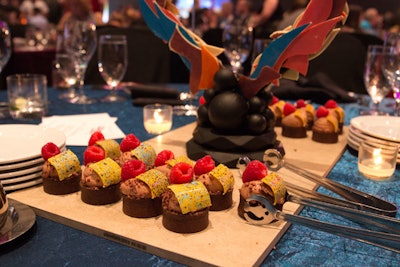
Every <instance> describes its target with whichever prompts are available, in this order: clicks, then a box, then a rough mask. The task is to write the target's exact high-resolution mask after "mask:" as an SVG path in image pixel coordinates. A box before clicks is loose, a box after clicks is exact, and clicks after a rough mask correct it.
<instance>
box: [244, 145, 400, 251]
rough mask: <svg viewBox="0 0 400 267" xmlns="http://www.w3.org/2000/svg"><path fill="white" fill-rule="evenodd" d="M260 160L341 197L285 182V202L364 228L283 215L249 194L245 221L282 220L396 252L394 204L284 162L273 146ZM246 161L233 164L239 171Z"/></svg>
mask: <svg viewBox="0 0 400 267" xmlns="http://www.w3.org/2000/svg"><path fill="white" fill-rule="evenodd" d="M263 160H264V163H265V164H266V165H267V166H268V169H269V170H273V171H277V170H279V169H280V168H282V167H283V166H284V167H285V168H287V169H289V170H291V171H294V172H295V173H296V174H299V175H301V176H302V177H304V178H307V179H309V180H311V181H313V182H315V183H317V184H318V185H321V186H323V187H325V188H326V189H329V190H331V191H332V192H334V193H336V194H338V195H340V196H342V197H344V198H345V200H344V199H339V198H335V197H331V196H328V195H325V194H321V193H318V192H315V191H311V190H308V189H305V188H302V187H299V186H296V185H293V184H290V183H288V182H286V181H285V185H286V187H287V188H288V189H289V191H290V192H291V193H294V194H295V195H291V194H288V196H287V200H286V201H290V202H294V203H297V204H300V205H304V206H309V207H313V208H317V209H320V210H323V211H326V212H329V213H333V214H336V215H339V216H342V217H344V218H347V219H350V220H352V221H354V222H356V223H358V224H359V225H360V226H362V227H365V228H367V229H360V228H354V227H349V226H343V225H337V224H332V223H328V222H322V221H319V220H316V219H312V218H308V217H303V216H299V215H292V214H286V213H284V212H281V211H279V210H276V209H275V207H274V206H273V205H272V204H271V203H270V202H269V201H268V200H267V199H266V198H264V197H263V196H260V195H253V196H251V197H250V198H249V199H247V203H246V204H245V214H244V217H245V218H246V220H247V221H248V222H249V223H251V224H256V225H264V224H269V223H271V222H272V221H273V220H285V221H288V222H292V223H299V224H302V225H304V226H307V227H311V228H314V229H317V230H322V231H325V232H328V233H332V234H336V235H339V236H344V237H348V238H352V239H355V240H358V241H361V242H365V243H368V244H373V245H376V246H379V247H382V248H385V249H388V250H392V251H395V252H397V253H400V220H398V219H395V218H392V217H389V216H393V217H394V216H396V211H397V207H396V206H395V205H394V204H392V203H390V202H387V201H385V200H382V199H379V198H377V197H375V196H372V195H369V194H367V193H364V192H361V191H357V190H355V189H353V188H351V187H347V186H344V185H342V184H340V183H336V182H334V181H332V180H330V179H327V178H325V177H320V176H318V175H316V174H313V173H310V172H308V171H305V170H303V169H301V168H298V167H296V166H294V165H292V164H289V163H287V162H286V163H285V162H284V161H283V157H282V155H281V153H280V152H279V151H277V150H275V149H269V150H267V151H265V153H264V159H263ZM249 162H250V159H249V158H248V157H246V156H242V157H241V158H239V160H238V164H237V167H238V168H239V169H241V170H243V169H244V168H245V166H246V165H247V164H248V163H249ZM386 215H389V216H386Z"/></svg>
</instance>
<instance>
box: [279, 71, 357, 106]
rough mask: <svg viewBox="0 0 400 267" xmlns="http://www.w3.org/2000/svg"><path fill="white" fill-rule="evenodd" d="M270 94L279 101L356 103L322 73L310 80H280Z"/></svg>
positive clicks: (347, 93) (354, 99) (302, 78)
mask: <svg viewBox="0 0 400 267" xmlns="http://www.w3.org/2000/svg"><path fill="white" fill-rule="evenodd" d="M272 92H273V93H274V95H275V96H276V97H278V98H280V99H287V100H297V99H306V100H310V101H312V102H314V103H317V104H325V102H326V101H327V100H329V99H334V100H335V101H336V102H339V103H351V102H356V101H357V99H356V98H354V97H353V96H351V95H349V92H348V91H346V90H345V89H343V88H341V87H339V86H338V85H336V84H335V82H334V81H333V80H332V79H331V78H330V77H328V76H327V75H326V74H324V73H316V74H315V75H313V76H312V77H310V78H305V77H300V78H299V79H298V80H297V81H292V80H286V79H281V80H280V85H279V86H274V87H272Z"/></svg>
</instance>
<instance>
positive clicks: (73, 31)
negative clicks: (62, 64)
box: [64, 19, 97, 104]
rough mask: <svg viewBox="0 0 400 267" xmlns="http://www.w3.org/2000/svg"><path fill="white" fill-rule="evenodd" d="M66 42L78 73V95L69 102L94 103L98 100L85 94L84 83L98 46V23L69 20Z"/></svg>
mask: <svg viewBox="0 0 400 267" xmlns="http://www.w3.org/2000/svg"><path fill="white" fill-rule="evenodd" d="M64 42H65V47H66V50H67V53H68V55H69V56H70V57H71V59H73V60H74V64H75V70H76V74H77V76H76V88H77V89H78V92H77V96H76V97H74V98H72V99H71V100H70V101H69V102H70V103H73V104H92V103H94V102H96V100H95V99H91V98H88V97H87V96H86V95H85V93H84V91H83V84H84V79H85V73H86V69H87V66H88V63H89V60H90V59H91V57H92V56H93V54H94V52H95V50H96V46H97V36H96V25H95V24H94V23H93V22H92V21H90V20H77V19H70V20H68V21H67V22H66V24H65V27H64Z"/></svg>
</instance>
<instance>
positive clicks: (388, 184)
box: [0, 84, 400, 266]
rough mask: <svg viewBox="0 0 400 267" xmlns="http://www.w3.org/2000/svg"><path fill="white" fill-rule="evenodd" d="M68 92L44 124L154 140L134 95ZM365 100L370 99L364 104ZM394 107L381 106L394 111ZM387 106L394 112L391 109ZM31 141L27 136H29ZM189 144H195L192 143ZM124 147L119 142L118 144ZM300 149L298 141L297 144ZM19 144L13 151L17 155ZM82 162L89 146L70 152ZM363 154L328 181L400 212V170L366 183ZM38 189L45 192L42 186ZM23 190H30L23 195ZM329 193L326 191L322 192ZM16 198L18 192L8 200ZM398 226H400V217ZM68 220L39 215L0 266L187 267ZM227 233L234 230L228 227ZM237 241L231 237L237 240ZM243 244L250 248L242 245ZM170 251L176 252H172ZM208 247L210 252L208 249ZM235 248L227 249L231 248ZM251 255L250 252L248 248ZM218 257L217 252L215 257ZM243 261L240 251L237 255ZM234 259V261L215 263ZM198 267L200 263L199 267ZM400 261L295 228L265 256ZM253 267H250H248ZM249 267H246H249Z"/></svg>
mask: <svg viewBox="0 0 400 267" xmlns="http://www.w3.org/2000/svg"><path fill="white" fill-rule="evenodd" d="M167 86H168V87H170V88H176V89H178V90H179V91H182V92H186V91H188V90H189V89H188V85H187V84H168V85H167ZM84 88H85V93H86V94H87V95H88V96H90V97H92V98H97V99H101V98H102V97H103V96H105V95H106V94H108V91H107V90H104V88H103V87H99V86H95V85H86V86H85V87H84ZM63 92H64V91H63V89H57V88H54V87H49V88H48V98H49V104H48V111H47V114H46V116H53V115H74V114H91V113H108V114H109V115H110V116H112V117H117V118H118V120H117V122H116V124H117V125H118V127H119V128H120V129H121V130H122V131H123V132H124V133H125V134H129V133H134V134H135V135H136V136H137V137H138V138H139V139H140V140H141V141H146V140H149V139H151V138H155V136H154V135H152V134H149V133H147V132H146V130H145V129H144V126H143V107H142V106H135V105H133V104H132V99H131V98H130V96H129V92H128V91H121V92H120V93H125V94H127V96H128V97H127V100H126V101H125V102H117V103H103V102H97V103H94V104H90V105H78V104H70V103H67V102H66V101H64V100H62V99H59V97H58V96H59V94H61V93H63ZM365 98H367V97H366V96H365ZM6 101H7V92H6V90H0V102H6ZM390 101H392V100H390V99H388V100H387V102H384V103H382V105H389V104H390V103H391V102H390ZM388 103H389V104H388ZM339 105H340V106H341V107H342V108H343V109H344V111H345V121H344V125H345V127H347V126H349V124H350V121H351V119H352V118H354V117H357V116H359V112H360V110H361V109H363V108H365V106H363V105H362V103H361V102H360V101H358V102H354V103H346V104H343V103H339ZM195 122H196V116H185V115H174V116H173V126H172V129H171V131H176V130H179V129H180V128H181V127H184V126H186V125H189V124H192V123H195ZM40 123H41V120H40V119H39V120H34V121H17V120H13V119H11V118H10V117H5V118H1V119H0V124H40ZM26 134H29V133H26ZM187 138H188V139H190V138H191V136H190V135H189V136H187ZM117 141H121V139H119V140H117ZM299 142H300V141H299ZM17 146H18V144H15V147H17ZM68 148H69V149H71V150H72V151H73V152H74V153H75V154H76V155H78V158H79V159H80V160H81V162H83V161H82V159H83V152H84V150H85V148H86V147H85V146H69V147H68ZM357 161H358V157H357V151H356V150H354V149H353V148H351V147H350V146H345V149H344V151H343V153H342V154H341V155H339V157H338V160H337V161H336V163H335V164H334V165H333V167H332V168H331V169H330V171H329V173H328V174H327V175H326V176H327V177H328V178H329V179H331V180H333V181H336V182H339V183H342V184H344V185H347V186H350V187H352V188H355V189H357V190H360V191H364V192H367V193H369V194H372V195H375V196H377V197H380V198H382V199H384V200H387V201H389V202H392V203H394V204H395V205H397V206H399V205H400V168H399V165H397V168H396V170H395V173H394V175H393V176H392V178H391V179H388V180H385V181H375V180H371V179H367V178H365V177H364V176H363V175H361V174H360V173H359V171H358V167H357ZM39 186H40V185H39ZM21 190H25V189H21ZM317 190H318V191H322V192H324V189H323V188H319V189H317ZM7 194H8V195H10V196H11V197H12V194H13V192H9V193H8V192H7ZM299 215H301V216H306V217H311V218H316V219H318V220H321V221H327V222H333V223H341V222H342V221H341V220H340V219H337V218H335V217H334V216H333V215H332V214H330V213H324V212H320V211H316V210H315V209H313V208H310V207H304V208H302V209H301V211H300V213H299ZM396 218H398V219H400V215H399V213H397V215H396ZM69 222H70V221H69V220H67V221H65V223H61V222H60V221H54V220H52V219H49V218H48V217H46V216H40V215H36V222H35V224H34V226H33V227H32V228H31V229H30V230H29V231H27V232H26V233H25V234H23V235H21V236H20V237H19V238H17V239H15V240H13V241H12V242H8V243H5V244H2V245H0V266H185V265H191V264H190V263H187V262H186V263H185V264H183V263H181V262H179V260H176V259H175V258H174V260H171V259H170V258H169V257H168V255H167V254H161V255H160V254H159V255H156V254H154V253H149V252H146V251H144V249H143V248H142V247H140V246H136V247H135V246H130V245H127V244H124V243H123V242H116V241H115V240H112V239H108V238H105V237H102V236H98V235H96V234H93V233H90V231H89V232H88V231H85V230H84V228H81V229H78V228H77V227H75V225H74V224H70V223H69ZM228 227H229V226H228ZM234 234H235V233H232V235H234ZM244 244H245V243H244ZM171 245H172V244H171ZM206 245H207V244H206V242H205V244H204V246H206ZM225 245H226V246H229V243H227V244H225ZM250 249H251V248H250ZM209 250H210V253H211V254H212V252H213V249H212V247H211V248H210V249H209ZM238 253H239V254H240V251H239V252H238ZM215 257H229V255H215ZM194 262H195V261H194ZM399 264H400V254H399V253H396V252H393V251H389V250H386V249H383V248H379V247H376V246H373V245H369V244H365V243H363V242H358V241H356V240H353V239H349V238H346V237H342V236H339V235H333V234H329V233H326V232H323V231H318V230H315V229H311V228H308V227H305V226H302V225H299V224H291V225H290V226H289V227H288V228H287V230H286V231H285V232H284V233H283V235H282V236H281V237H280V239H279V240H276V244H275V245H274V247H273V249H272V250H271V251H270V252H269V253H268V254H267V255H263V258H262V261H261V262H260V263H259V264H257V265H260V266H399ZM248 265H252V263H249V264H248ZM246 266H247V265H246Z"/></svg>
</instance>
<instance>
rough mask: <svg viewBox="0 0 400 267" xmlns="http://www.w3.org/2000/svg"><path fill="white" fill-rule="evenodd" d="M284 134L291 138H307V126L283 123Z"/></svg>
mask: <svg viewBox="0 0 400 267" xmlns="http://www.w3.org/2000/svg"><path fill="white" fill-rule="evenodd" d="M282 136H285V137H289V138H305V137H307V128H306V127H291V126H286V125H282Z"/></svg>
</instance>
